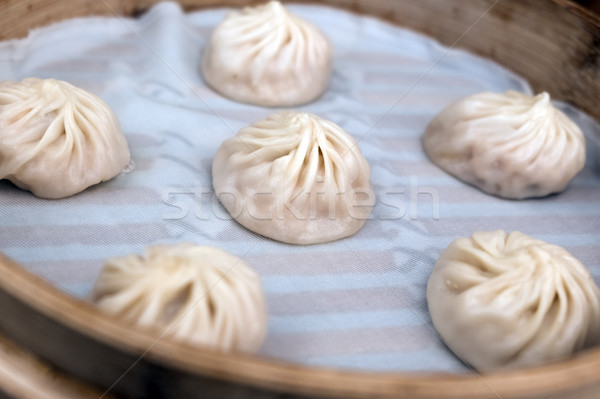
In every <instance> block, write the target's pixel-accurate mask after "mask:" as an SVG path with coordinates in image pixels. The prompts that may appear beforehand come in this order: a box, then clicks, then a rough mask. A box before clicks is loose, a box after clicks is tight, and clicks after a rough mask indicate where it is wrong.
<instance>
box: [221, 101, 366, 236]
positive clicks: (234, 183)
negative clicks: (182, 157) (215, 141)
mask: <svg viewBox="0 0 600 399" xmlns="http://www.w3.org/2000/svg"><path fill="white" fill-rule="evenodd" d="M212 172H213V185H214V188H215V192H216V194H217V196H218V198H219V200H220V201H221V203H222V204H223V205H224V206H225V208H226V209H227V210H228V211H229V213H230V214H231V215H232V216H233V217H234V218H235V219H236V220H237V221H238V222H239V223H240V224H242V225H243V226H245V227H246V228H248V229H249V230H252V231H254V232H257V233H259V234H262V235H263V236H266V237H270V238H272V239H274V240H278V241H283V242H287V243H292V244H314V243H322V242H327V241H332V240H337V239H340V238H342V237H347V236H350V235H352V234H354V233H355V232H356V231H358V229H360V228H361V227H362V226H363V224H364V223H365V221H366V219H367V218H368V217H369V215H370V213H371V210H372V207H373V204H374V196H373V194H372V191H371V186H370V183H369V176H370V169H369V164H368V163H367V161H366V160H365V158H364V157H363V155H362V153H361V152H360V149H359V148H358V144H357V143H356V141H355V140H354V139H353V138H352V137H351V136H350V135H348V133H346V132H345V131H344V130H342V128H340V127H339V126H337V125H336V124H334V123H332V122H329V121H326V120H324V119H321V118H319V117H317V116H315V115H312V114H307V113H302V112H292V111H286V112H279V113H277V114H273V115H271V116H269V117H268V118H267V119H266V120H263V121H260V122H257V123H255V124H254V125H252V126H250V127H246V128H243V129H242V130H240V131H239V132H238V134H237V135H236V136H234V137H232V138H230V139H228V140H226V141H224V142H223V144H222V145H221V147H220V148H219V150H218V151H217V153H216V155H215V158H214V161H213V168H212Z"/></svg>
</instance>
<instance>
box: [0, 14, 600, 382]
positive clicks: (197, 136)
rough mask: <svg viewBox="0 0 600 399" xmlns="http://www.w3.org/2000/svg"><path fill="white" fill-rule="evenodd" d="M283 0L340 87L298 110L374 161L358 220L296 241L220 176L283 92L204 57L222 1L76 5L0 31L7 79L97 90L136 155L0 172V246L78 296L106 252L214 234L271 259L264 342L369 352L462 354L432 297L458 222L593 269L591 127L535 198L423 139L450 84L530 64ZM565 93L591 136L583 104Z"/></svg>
mask: <svg viewBox="0 0 600 399" xmlns="http://www.w3.org/2000/svg"><path fill="white" fill-rule="evenodd" d="M290 8H291V9H292V10H293V11H294V12H296V13H297V14H299V15H300V16H302V17H304V18H306V19H307V20H310V21H312V22H313V23H314V24H316V25H317V26H319V27H320V28H321V29H322V30H323V31H324V32H325V33H326V34H327V35H328V36H329V37H330V38H331V41H332V43H333V45H334V49H335V65H334V72H333V78H332V82H331V87H330V88H329V90H328V91H327V92H326V93H325V95H324V96H323V97H322V98H320V99H319V100H318V101H316V102H314V103H312V104H308V105H305V106H302V107H299V108H298V110H302V111H307V112H312V113H315V114H317V115H319V116H321V117H323V118H326V119H329V120H331V121H333V122H335V123H337V124H339V125H340V126H342V127H343V128H344V129H345V130H346V131H348V132H349V133H350V134H352V135H353V136H354V137H355V138H356V139H357V140H359V145H360V147H361V149H362V151H363V153H364V155H365V157H366V158H367V160H368V161H369V162H370V165H371V168H372V183H373V187H374V190H375V193H376V195H377V200H378V202H377V206H376V208H375V210H374V212H373V218H372V220H369V221H368V222H367V223H366V225H365V227H364V228H363V229H362V230H360V231H359V232H358V233H357V234H356V235H355V236H353V237H351V238H348V239H345V240H341V241H337V242H333V243H328V244H323V245H314V246H309V247H300V246H291V245H286V244H282V243H278V242H275V241H272V240H269V239H265V238H262V237H260V236H258V235H256V234H254V233H252V232H249V231H247V230H245V229H244V228H242V227H241V226H240V225H238V224H236V223H235V222H234V221H232V220H231V218H230V217H229V215H228V214H227V213H226V212H225V211H224V209H223V208H222V207H221V206H220V205H219V204H218V202H217V201H216V200H215V198H214V195H213V192H212V190H211V163H212V157H213V154H214V153H215V151H216V150H217V148H218V147H219V145H220V143H221V142H222V141H223V140H224V139H226V138H228V137H231V136H232V135H234V134H235V133H236V132H237V130H238V129H240V128H241V127H243V126H246V125H248V124H250V123H252V122H254V121H256V120H259V119H262V118H264V117H266V116H267V115H268V114H270V113H271V112H273V110H272V109H265V108H261V107H255V106H250V105H244V104H238V103H234V102H232V101H229V100H227V99H226V98H223V97H221V96H219V95H217V94H215V93H214V92H213V91H211V90H210V89H209V88H207V87H206V85H205V84H204V82H203V80H202V78H201V76H200V74H199V63H200V60H201V55H202V50H203V48H204V46H205V44H206V41H207V39H208V37H209V35H210V33H211V31H212V29H213V28H214V27H215V25H216V24H217V23H219V22H220V21H221V20H222V18H223V17H224V15H225V13H226V11H225V10H211V11H203V12H197V13H192V14H187V15H186V14H184V13H183V11H182V10H181V9H180V8H179V6H177V5H176V4H173V3H162V4H159V5H157V6H155V7H154V8H153V9H152V10H151V11H149V12H148V13H147V14H145V15H144V16H142V17H141V18H140V19H137V20H132V19H126V20H121V19H118V18H111V19H100V18H90V19H76V20H69V21H66V22H63V23H60V24H57V25H53V26H50V27H47V28H43V29H40V30H36V31H34V32H32V34H31V35H30V37H29V38H27V39H24V40H18V41H10V42H4V43H0V79H10V80H20V79H22V78H25V77H28V76H38V77H42V78H48V77H53V78H57V79H63V80H67V81H69V82H71V83H73V84H76V85H78V86H81V87H83V88H85V89H87V90H90V91H92V92H94V93H95V94H97V95H99V96H100V97H102V98H103V99H104V100H105V101H106V102H107V103H108V104H109V105H110V106H111V107H112V109H113V110H114V111H115V112H116V114H117V115H118V116H119V118H120V120H121V123H122V125H123V129H124V132H125V134H126V136H127V139H128V141H129V144H130V147H131V153H132V157H133V163H132V165H131V168H130V169H131V170H129V171H128V172H124V173H123V174H121V175H120V176H118V177H117V178H115V179H113V180H111V181H110V182H107V183H104V184H100V185H98V186H95V187H92V188H90V189H88V190H86V191H84V192H83V193H81V194H78V195H76V196H74V197H71V198H67V199H62V200H43V199H39V198H36V197H34V196H33V195H31V194H30V193H28V192H24V191H21V190H19V189H17V188H15V187H14V186H13V185H12V184H10V183H8V182H6V181H2V182H0V251H2V252H4V253H5V254H7V255H8V256H10V257H12V258H14V259H15V260H17V261H18V262H21V263H22V264H23V265H25V267H26V268H27V269H28V270H30V271H32V272H34V273H36V274H38V275H40V276H43V277H44V278H46V279H47V280H49V281H50V282H52V283H54V284H55V285H56V286H58V287H59V288H60V289H62V290H64V291H66V292H68V293H70V294H72V295H74V296H77V297H80V298H85V297H86V295H87V294H88V293H89V292H90V290H91V287H92V285H93V282H94V279H95V277H96V276H97V274H98V272H99V270H100V268H101V267H102V261H103V259H104V258H106V257H112V256H119V255H124V254H128V253H132V252H137V253H141V252H143V250H144V248H145V247H146V246H147V245H150V244H157V243H176V242H182V241H186V242H194V243H198V244H205V245H212V246H217V247H221V248H223V249H225V250H227V251H229V252H231V253H233V254H235V255H237V256H239V257H241V258H243V259H244V260H245V261H246V262H247V263H248V264H249V265H251V266H252V267H254V268H255V269H256V270H258V272H259V273H260V274H261V276H262V281H263V284H264V288H265V292H266V296H267V301H268V309H269V314H270V321H269V335H268V338H267V340H266V342H265V344H264V346H263V348H262V350H261V354H262V355H264V356H269V357H273V358H278V359H284V360H288V361H292V362H300V363H304V364H313V365H325V366H332V367H344V368H354V369H364V370H396V371H402V370H404V371H407V370H431V371H434V370H436V371H452V372H464V371H468V369H467V368H466V367H465V365H463V364H462V363H461V362H460V361H459V360H458V359H457V358H456V357H454V355H453V354H452V353H451V352H449V351H448V349H447V348H446V347H445V346H444V345H443V344H442V342H441V341H440V340H439V338H438V337H437V336H436V334H435V332H434V331H433V329H432V326H431V321H430V318H429V315H428V313H427V303H426V300H425V287H426V283H427V279H428V276H429V274H430V272H431V269H432V267H433V265H434V263H435V260H436V258H437V256H438V255H439V253H440V252H441V251H442V250H443V249H444V248H445V247H446V246H447V245H448V244H449V243H450V242H451V241H452V240H453V239H455V238H456V237H458V236H468V235H470V234H471V233H472V232H473V231H475V230H480V229H483V230H488V229H506V230H509V231H512V230H520V231H522V232H524V233H526V234H530V235H532V236H534V237H536V238H540V239H543V240H547V241H549V242H552V243H554V244H558V245H562V246H565V247H566V248H567V249H568V250H569V251H571V252H572V253H573V255H575V256H576V257H578V258H579V259H580V260H581V261H582V262H583V263H584V264H586V265H587V266H588V267H589V268H590V269H591V270H592V272H593V274H594V276H595V277H597V278H600V177H599V175H598V171H597V169H594V168H597V165H598V163H599V162H598V160H599V158H600V157H598V155H597V153H595V154H594V153H593V152H594V151H598V148H597V147H595V146H594V145H592V144H591V143H592V142H591V141H589V143H590V145H589V149H590V157H589V165H588V166H587V167H586V169H585V170H584V171H582V172H581V173H580V174H579V175H578V176H577V177H576V179H575V180H574V181H573V182H572V184H571V185H570V187H569V188H568V189H567V190H566V191H565V192H564V193H562V194H560V195H553V196H550V197H547V198H543V199H538V200H526V201H508V200H502V199H498V198H495V197H491V196H489V195H486V194H484V193H482V192H480V191H478V190H477V189H475V188H473V187H470V186H467V185H465V184H463V183H461V182H459V181H457V180H456V179H454V178H452V177H450V176H449V175H447V174H446V173H445V172H443V171H442V170H440V169H439V168H438V167H436V166H435V165H433V164H431V163H430V162H429V160H428V159H427V157H426V156H425V154H424V153H423V151H422V148H421V144H420V137H421V135H422V134H423V131H424V129H425V126H426V125H427V123H428V121H429V120H430V119H431V118H432V117H433V116H434V115H435V114H436V113H437V112H438V111H440V110H441V109H442V108H443V107H444V106H446V105H447V104H449V103H450V102H452V101H455V100H458V99H460V98H462V97H464V96H467V95H470V94H474V93H477V92H480V91H484V90H490V91H504V90H507V89H517V90H521V91H525V92H530V89H529V87H528V85H527V84H526V82H524V81H523V80H522V79H520V78H519V77H517V76H515V75H514V74H512V73H511V72H510V71H508V70H506V69H504V68H502V67H500V66H498V65H496V64H494V63H492V62H490V61H487V60H484V59H481V58H477V57H475V56H473V55H470V54H468V53H466V52H463V51H460V50H448V49H446V48H444V47H442V46H441V45H439V44H437V43H436V42H435V41H433V40H431V39H429V38H427V37H424V36H421V35H418V34H416V33H413V32H410V31H407V30H403V29H400V28H397V27H394V26H391V25H388V24H386V23H384V22H381V21H378V20H375V19H371V18H365V17H359V16H356V15H353V14H350V13H347V12H344V11H341V10H336V9H331V8H326V7H321V6H300V5H294V6H290ZM561 107H562V108H564V109H565V111H566V112H568V113H569V115H571V116H572V117H573V118H574V119H575V120H576V121H577V122H578V123H579V124H580V126H581V127H582V128H583V129H584V130H585V132H586V134H587V135H588V137H589V138H590V139H593V140H596V143H597V142H598V141H597V140H598V138H599V137H600V131H599V128H598V126H597V125H596V124H595V123H594V122H593V121H592V120H591V119H590V118H588V117H587V116H585V115H583V114H582V113H580V112H578V111H576V110H573V109H571V108H569V107H567V106H565V105H561ZM594 162H595V164H594ZM434 202H437V204H434Z"/></svg>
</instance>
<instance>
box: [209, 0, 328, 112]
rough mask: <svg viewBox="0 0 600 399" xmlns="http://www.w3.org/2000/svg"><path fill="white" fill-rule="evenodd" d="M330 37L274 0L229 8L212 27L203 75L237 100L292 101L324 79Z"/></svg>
mask: <svg viewBox="0 0 600 399" xmlns="http://www.w3.org/2000/svg"><path fill="white" fill-rule="evenodd" d="M331 67H332V50H331V44H330V43H329V40H328V39H327V38H326V37H325V36H324V35H323V34H322V33H321V31H319V29H317V28H316V27H315V26H313V25H311V24H310V23H308V22H306V21H304V20H302V19H301V18H298V17H296V16H295V15H293V14H291V13H290V12H288V11H287V10H286V9H285V7H284V6H283V5H282V4H281V3H279V2H278V1H271V2H269V3H267V4H264V5H261V6H257V7H247V8H244V9H243V10H242V11H241V12H232V13H231V14H229V16H228V17H227V18H226V19H225V21H223V22H222V23H221V24H220V25H219V26H218V27H217V28H216V29H215V31H214V33H213V35H212V38H211V39H210V42H209V43H208V45H207V47H206V50H205V53H204V58H203V61H202V72H203V74H204V79H205V80H206V82H207V83H208V85H209V86H211V87H212V88H213V89H215V90H216V91H217V92H219V93H221V94H223V95H224V96H226V97H229V98H231V99H233V100H236V101H241V102H245V103H250V104H256V105H262V106H274V107H277V106H293V105H298V104H303V103H306V102H309V101H312V100H314V99H316V98H317V97H319V96H320V95H321V94H322V93H323V92H324V91H325V89H326V88H327V86H328V84H329V77H330V75H331Z"/></svg>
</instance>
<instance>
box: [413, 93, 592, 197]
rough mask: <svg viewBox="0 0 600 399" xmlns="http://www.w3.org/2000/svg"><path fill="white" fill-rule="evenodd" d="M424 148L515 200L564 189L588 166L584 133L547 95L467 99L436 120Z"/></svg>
mask: <svg viewBox="0 0 600 399" xmlns="http://www.w3.org/2000/svg"><path fill="white" fill-rule="evenodd" d="M423 144H424V147H425V150H426V152H427V154H428V155H429V157H430V158H431V160H432V161H433V162H434V163H436V164H437V165H438V166H440V167H441V168H442V169H444V170H446V171H447V172H449V173H450V174H452V175H454V176H456V177H457V178H459V179H461V180H463V181H465V182H467V183H470V184H472V185H474V186H476V187H479V188H480V189H481V190H483V191H485V192H487V193H489V194H493V195H497V196H500V197H504V198H512V199H522V198H528V197H541V196H545V195H548V194H551V193H556V192H559V191H562V190H564V189H565V187H566V186H567V184H568V183H569V181H571V179H572V178H573V177H574V176H575V174H577V172H579V171H580V170H581V169H582V168H583V165H584V163H585V139H584V136H583V133H582V132H581V130H580V129H579V127H578V126H577V125H576V124H575V123H574V122H573V121H571V119H569V117H567V116H566V115H565V114H564V113H562V112H561V111H560V110H558V109H557V108H555V107H554V106H553V105H552V103H551V102H550V96H549V95H548V94H547V93H542V94H539V95H537V96H535V97H531V96H528V95H526V94H522V93H518V92H515V91H507V92H506V93H504V94H498V93H489V92H484V93H479V94H475V95H473V96H470V97H467V98H465V99H463V100H460V101H458V102H456V103H454V104H452V105H450V106H448V107H447V108H445V109H444V110H442V112H440V113H439V114H438V115H437V116H436V117H435V118H434V119H433V120H432V121H431V123H430V124H429V126H427V129H426V131H425V135H424V137H423Z"/></svg>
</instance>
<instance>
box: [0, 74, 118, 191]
mask: <svg viewBox="0 0 600 399" xmlns="http://www.w3.org/2000/svg"><path fill="white" fill-rule="evenodd" d="M128 162H129V147H128V145H127V141H126V140H125V137H124V136H123V133H122V131H121V125H120V124H119V121H118V119H117V117H116V116H115V115H114V114H113V112H112V111H111V110H110V108H109V107H108V105H106V103H104V101H102V100H101V99H100V98H98V97H96V96H95V95H93V94H91V93H88V92H87V91H85V90H82V89H80V88H77V87H75V86H73V85H71V84H69V83H67V82H63V81H59V80H54V79H43V80H42V79H38V78H28V79H25V80H23V81H22V82H11V81H5V82H0V179H8V180H10V181H12V182H13V183H14V184H16V185H17V186H18V187H20V188H22V189H25V190H29V191H31V192H33V193H34V194H35V195H36V196H38V197H43V198H63V197H68V196H70V195H73V194H76V193H78V192H80V191H83V190H84V189H86V188H87V187H89V186H92V185H94V184H97V183H100V182H102V181H105V180H109V179H111V178H113V177H114V176H116V175H117V174H119V173H120V172H121V171H122V170H123V169H124V168H125V166H126V165H127V163H128Z"/></svg>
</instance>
